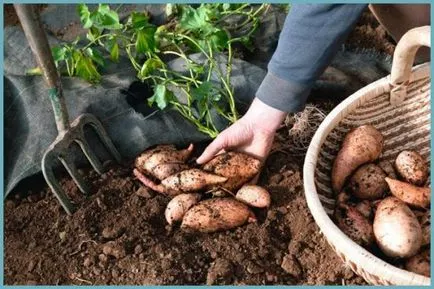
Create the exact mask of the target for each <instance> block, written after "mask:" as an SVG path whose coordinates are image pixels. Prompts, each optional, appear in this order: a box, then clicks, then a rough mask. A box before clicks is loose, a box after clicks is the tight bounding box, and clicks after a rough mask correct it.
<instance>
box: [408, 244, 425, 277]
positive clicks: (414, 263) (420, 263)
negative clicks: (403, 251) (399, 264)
mask: <svg viewBox="0 0 434 289" xmlns="http://www.w3.org/2000/svg"><path fill="white" fill-rule="evenodd" d="M405 269H407V270H408V271H410V272H414V273H416V274H420V275H424V276H426V277H430V276H431V257H430V254H429V249H426V250H424V251H422V252H421V253H419V254H417V255H416V256H413V257H411V258H410V259H408V260H407V262H406V263H405Z"/></svg>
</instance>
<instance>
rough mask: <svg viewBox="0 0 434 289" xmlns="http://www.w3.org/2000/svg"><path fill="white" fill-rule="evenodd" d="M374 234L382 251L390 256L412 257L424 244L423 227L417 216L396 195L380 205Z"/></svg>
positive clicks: (375, 219)
mask: <svg viewBox="0 0 434 289" xmlns="http://www.w3.org/2000/svg"><path fill="white" fill-rule="evenodd" d="M374 235H375V238H376V240H377V244H378V246H379V247H380V249H381V251H383V253H384V254H386V255H387V256H389V257H399V258H409V257H412V256H414V255H415V254H416V253H417V252H418V251H419V249H420V247H421V244H422V229H421V227H420V224H419V222H418V221H417V219H416V216H415V215H414V214H413V212H412V211H411V210H410V208H409V207H408V206H407V205H406V204H405V203H404V202H403V201H401V200H400V199H398V198H396V197H387V198H385V199H384V200H382V201H381V202H380V204H379V205H378V207H377V211H376V213H375V218H374Z"/></svg>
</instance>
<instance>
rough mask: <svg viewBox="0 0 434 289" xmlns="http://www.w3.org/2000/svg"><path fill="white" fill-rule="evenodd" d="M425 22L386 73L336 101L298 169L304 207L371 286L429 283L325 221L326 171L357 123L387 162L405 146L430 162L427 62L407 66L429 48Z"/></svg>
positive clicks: (329, 200)
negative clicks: (371, 131)
mask: <svg viewBox="0 0 434 289" xmlns="http://www.w3.org/2000/svg"><path fill="white" fill-rule="evenodd" d="M430 33H431V29H430V27H429V26H424V27H419V28H415V29H412V30H410V31H409V32H407V33H406V34H405V35H404V36H403V37H402V39H401V40H400V41H399V43H398V45H397V47H396V50H395V54H394V57H393V65H392V72H391V75H389V76H387V77H385V78H382V79H380V80H378V81H376V82H374V83H371V84H370V85H368V86H366V87H364V88H362V89H361V90H359V91H357V92H356V93H354V94H353V95H351V96H350V97H348V98H347V99H346V100H345V101H343V102H342V103H341V104H339V105H338V106H337V107H336V108H335V109H334V110H333V111H332V112H331V113H330V114H329V115H328V116H327V118H326V119H325V120H324V121H323V122H322V123H321V125H320V126H319V128H318V130H317V132H316V133H315V135H314V137H313V139H312V142H311V144H310V146H309V149H308V151H307V154H306V159H305V163H304V168H303V178H304V190H305V195H306V200H307V204H308V206H309V209H310V211H311V213H312V215H313V217H314V219H315V221H316V223H317V224H318V226H319V228H320V230H321V232H322V233H323V234H324V235H325V237H326V239H327V241H328V242H329V244H330V245H331V247H332V248H333V249H334V250H335V251H336V253H337V254H338V255H339V257H340V258H341V259H342V260H343V261H344V262H345V263H346V264H347V265H349V266H350V267H351V269H352V270H353V271H354V272H355V273H357V274H358V275H360V276H362V277H363V278H364V279H365V280H366V281H367V282H368V283H370V284H374V285H429V284H430V283H431V279H430V278H427V277H424V276H421V275H418V274H414V273H411V272H408V271H406V270H402V269H399V268H397V267H395V266H392V265H390V264H388V263H386V262H385V261H383V260H381V259H380V258H378V257H376V256H374V255H373V254H371V253H370V252H368V251H367V250H366V249H364V248H362V247H361V246H359V245H357V244H356V243H355V242H353V241H352V240H351V239H350V238H348V237H347V236H346V235H345V234H344V233H343V232H342V231H341V230H340V229H339V228H338V227H337V226H336V225H335V224H334V222H333V221H332V220H331V219H330V215H331V214H332V212H333V209H334V205H335V197H334V194H333V193H332V189H331V181H330V172H331V167H332V163H333V160H334V158H335V156H336V155H337V152H338V150H339V146H340V144H341V142H342V140H343V138H344V136H345V134H346V133H347V132H348V131H349V130H350V129H351V128H353V127H356V126H360V125H363V124H371V125H373V126H375V127H376V128H377V129H378V130H379V131H381V133H382V134H383V135H384V138H385V143H384V149H383V152H382V155H381V156H380V160H389V161H390V160H393V159H394V158H395V157H396V155H397V154H398V153H399V152H400V151H402V150H404V149H411V150H415V151H417V152H419V153H421V154H422V156H423V157H424V158H426V160H427V161H428V163H429V160H430V151H431V150H430V125H431V118H430V113H431V112H430V82H431V79H430V64H429V63H425V64H422V65H419V66H415V67H413V68H412V65H413V61H414V57H415V54H416V51H417V49H418V48H419V47H420V46H430Z"/></svg>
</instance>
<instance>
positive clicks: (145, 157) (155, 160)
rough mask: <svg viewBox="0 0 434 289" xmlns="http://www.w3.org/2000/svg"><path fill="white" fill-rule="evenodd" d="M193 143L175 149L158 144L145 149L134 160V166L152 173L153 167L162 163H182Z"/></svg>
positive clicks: (189, 152) (188, 154)
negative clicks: (183, 147)
mask: <svg viewBox="0 0 434 289" xmlns="http://www.w3.org/2000/svg"><path fill="white" fill-rule="evenodd" d="M192 151H193V145H192V144H190V146H189V147H188V148H186V149H183V150H176V149H175V148H174V147H173V146H170V145H163V146H158V147H156V148H155V149H152V150H150V151H145V152H144V153H142V154H141V155H140V156H138V157H137V158H136V160H135V167H136V168H137V169H138V170H139V171H140V172H142V173H147V174H150V175H153V169H154V168H155V167H156V166H158V165H160V164H164V163H184V162H185V161H186V160H187V159H188V158H189V157H190V155H191V152H192Z"/></svg>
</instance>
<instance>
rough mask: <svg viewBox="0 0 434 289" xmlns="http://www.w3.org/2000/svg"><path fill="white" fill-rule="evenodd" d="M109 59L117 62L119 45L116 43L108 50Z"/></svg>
mask: <svg viewBox="0 0 434 289" xmlns="http://www.w3.org/2000/svg"><path fill="white" fill-rule="evenodd" d="M110 59H111V60H113V61H115V62H118V61H119V45H118V43H117V42H115V44H114V45H113V46H112V48H111V50H110Z"/></svg>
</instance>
